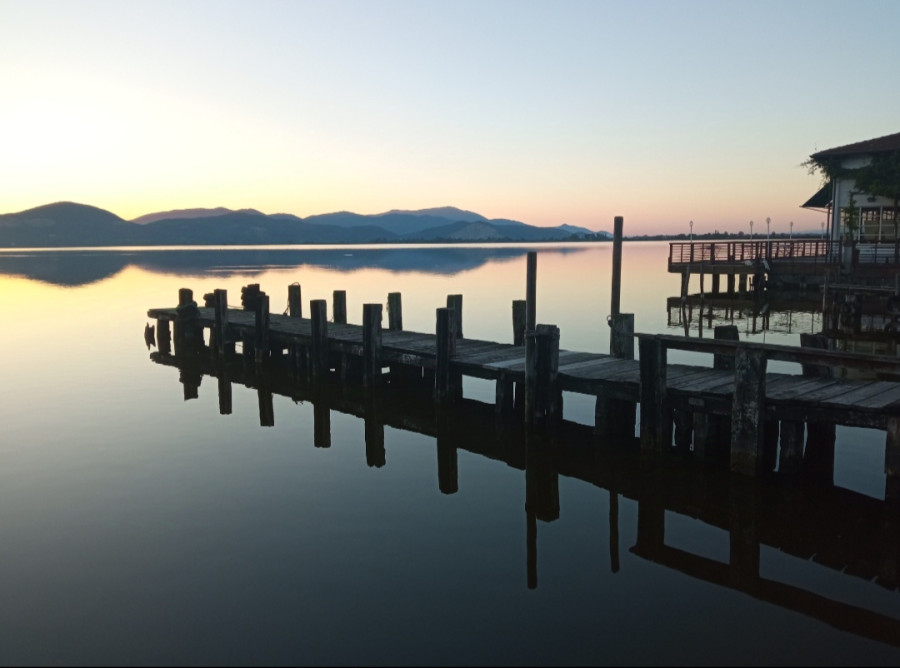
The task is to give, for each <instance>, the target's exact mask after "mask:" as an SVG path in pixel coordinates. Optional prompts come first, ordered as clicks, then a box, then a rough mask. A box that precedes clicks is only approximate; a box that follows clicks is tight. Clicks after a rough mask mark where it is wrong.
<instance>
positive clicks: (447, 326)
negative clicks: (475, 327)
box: [434, 308, 462, 403]
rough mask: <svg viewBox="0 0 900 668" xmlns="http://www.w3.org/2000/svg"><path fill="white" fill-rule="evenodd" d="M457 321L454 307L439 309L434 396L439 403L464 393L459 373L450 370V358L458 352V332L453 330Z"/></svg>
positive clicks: (436, 327) (456, 397)
mask: <svg viewBox="0 0 900 668" xmlns="http://www.w3.org/2000/svg"><path fill="white" fill-rule="evenodd" d="M455 322H456V319H455V317H454V315H453V309H449V308H439V309H437V322H436V326H435V329H436V330H437V352H436V356H435V371H434V398H435V401H437V402H438V403H443V402H445V401H452V400H454V399H458V398H459V397H460V396H461V394H462V386H461V385H459V384H458V383H457V382H456V381H457V380H458V379H457V378H456V376H458V374H455V373H452V372H451V371H450V360H451V359H452V358H453V355H454V354H455V353H456V332H455V331H454V330H453V325H454V323H455Z"/></svg>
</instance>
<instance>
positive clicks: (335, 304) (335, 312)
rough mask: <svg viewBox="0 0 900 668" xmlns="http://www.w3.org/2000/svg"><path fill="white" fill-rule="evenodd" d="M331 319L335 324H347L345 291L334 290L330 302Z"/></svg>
mask: <svg viewBox="0 0 900 668" xmlns="http://www.w3.org/2000/svg"><path fill="white" fill-rule="evenodd" d="M331 304H332V306H331V319H332V320H333V321H334V323H335V324H339V325H346V324H347V291H346V290H335V291H334V294H333V295H332V302H331Z"/></svg>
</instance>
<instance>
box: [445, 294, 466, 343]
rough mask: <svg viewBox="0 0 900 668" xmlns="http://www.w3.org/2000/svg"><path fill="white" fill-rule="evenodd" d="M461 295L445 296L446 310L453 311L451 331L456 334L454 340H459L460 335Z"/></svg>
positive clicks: (461, 335)
mask: <svg viewBox="0 0 900 668" xmlns="http://www.w3.org/2000/svg"><path fill="white" fill-rule="evenodd" d="M462 298H463V296H462V295H447V308H449V309H453V319H454V321H455V323H454V326H453V330H454V332H456V338H457V339H461V338H462V337H463V334H462V301H463V300H462Z"/></svg>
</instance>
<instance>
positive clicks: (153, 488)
mask: <svg viewBox="0 0 900 668" xmlns="http://www.w3.org/2000/svg"><path fill="white" fill-rule="evenodd" d="M353 252H354V253H356V251H353ZM73 257H74V256H73ZM665 257H666V246H665V245H664V244H653V243H647V244H626V247H625V254H624V260H623V272H624V277H623V294H622V308H623V310H624V311H633V312H634V313H635V314H636V328H637V329H638V330H639V331H659V332H661V331H666V315H667V314H666V307H665V298H666V297H668V296H672V295H674V294H676V293H677V290H678V284H679V283H678V277H676V276H671V275H669V274H667V273H666V267H665ZM610 258H611V247H610V246H608V245H598V246H593V247H591V246H584V247H578V248H576V249H573V251H572V252H567V253H565V254H562V253H554V252H546V253H544V252H542V253H540V255H539V259H538V297H537V298H538V321H539V322H546V323H553V324H557V325H559V326H560V328H561V330H562V345H563V347H565V348H569V349H576V350H581V349H584V350H595V351H606V350H607V349H608V327H607V325H606V315H607V314H608V311H609V301H610V266H609V262H610ZM54 262H55V260H54ZM79 262H80V263H81V264H82V265H85V264H86V265H88V266H87V267H84V266H82V268H81V271H82V272H83V274H82V275H88V274H89V273H90V271H93V270H95V269H97V268H98V267H100V268H103V267H104V266H105V265H103V257H97V256H96V255H95V254H85V255H83V256H82V257H81V260H79ZM0 264H2V263H0ZM37 264H38V265H40V262H37ZM165 264H166V263H158V264H157V265H156V266H155V267H149V266H144V265H142V264H141V263H139V262H132V261H129V262H128V263H127V264H126V265H125V266H123V267H121V268H119V269H118V270H116V271H115V272H113V273H111V274H109V275H107V276H105V277H102V278H99V279H98V280H93V281H91V282H86V283H79V282H78V281H68V282H65V281H60V283H62V285H60V284H56V283H53V282H48V281H49V280H50V279H49V278H48V277H47V275H44V276H40V275H35V276H33V277H32V278H26V277H25V276H28V274H27V272H20V273H18V274H17V275H14V276H9V275H7V276H4V277H2V278H0V307H2V309H3V312H4V313H7V314H15V317H11V316H10V317H8V318H7V319H6V324H5V325H4V327H3V333H2V334H0V340H2V342H3V345H2V346H0V365H2V369H3V381H2V385H0V388H2V401H0V424H2V425H3V429H4V437H3V439H2V441H0V536H2V537H3V545H4V548H3V549H2V550H0V597H2V599H3V600H4V602H5V604H4V606H3V607H2V608H0V631H2V632H3V637H4V642H3V643H2V645H0V661H2V662H3V663H27V662H43V663H46V662H51V661H52V662H60V663H78V662H88V661H93V662H101V661H105V662H113V661H117V662H121V661H129V660H130V661H129V662H156V663H159V662H163V663H213V662H217V663H222V662H225V663H229V662H234V663H237V662H254V663H277V662H292V663H314V662H315V663H319V662H326V663H377V662H392V663H410V664H411V663H417V664H418V663H422V662H424V663H460V662H464V663H502V662H508V663H525V662H529V663H532V662H540V663H578V662H584V663H595V664H598V663H642V662H664V663H673V662H682V661H683V662H688V661H690V662H694V663H697V662H704V663H713V662H722V663H735V662H741V661H744V660H748V659H750V660H755V661H760V662H763V661H768V662H776V661H777V662H782V663H783V662H789V663H790V662H798V661H799V660H802V661H803V662H804V663H806V662H812V663H850V662H863V661H865V662H867V663H893V664H896V662H897V659H898V654H897V651H896V649H895V648H894V647H892V646H890V645H886V644H884V643H880V642H875V641H871V640H867V639H865V638H864V637H859V636H856V635H853V634H850V633H844V632H838V631H835V630H833V629H832V628H831V627H830V626H829V625H828V624H826V623H824V622H822V621H820V620H818V619H816V618H811V617H809V616H807V615H804V614H799V613H798V612H796V611H792V610H790V609H786V608H784V607H781V606H778V605H772V604H771V603H766V602H764V601H761V600H757V599H755V598H753V597H751V596H747V595H746V594H745V593H742V592H740V591H735V590H732V589H728V588H726V587H720V586H714V585H711V584H708V583H705V582H701V581H698V580H697V579H695V578H693V577H685V575H684V574H683V573H681V572H678V571H676V570H673V569H671V568H669V567H665V566H662V565H660V564H658V563H655V562H653V561H650V560H647V559H645V558H642V557H640V556H638V555H637V554H634V553H633V552H632V551H631V548H632V546H634V545H635V544H636V541H637V535H636V531H637V521H638V507H639V503H638V501H636V500H635V499H634V498H629V497H626V496H620V497H618V498H616V499H615V500H614V499H613V496H612V495H611V494H610V493H609V492H608V491H607V490H605V489H603V488H599V487H597V486H595V485H594V484H591V483H589V482H586V481H584V480H581V479H578V478H577V477H571V476H570V475H569V474H564V475H561V476H560V477H559V479H558V490H559V506H560V514H559V519H557V520H556V521H553V522H544V521H538V523H537V575H538V581H539V586H538V588H537V589H535V590H528V589H527V587H526V586H525V585H526V581H527V577H526V575H527V559H526V543H527V522H526V513H525V510H524V505H525V493H526V481H525V474H524V473H523V471H522V470H520V469H518V468H515V467H514V466H511V465H508V464H505V463H503V462H502V461H495V460H490V459H487V458H485V457H484V456H481V455H478V454H474V453H473V452H470V451H468V450H466V443H465V440H464V439H463V440H460V441H458V442H457V444H458V445H459V449H458V453H457V456H458V459H457V467H458V479H459V491H458V492H457V493H456V494H453V495H446V494H441V493H440V491H439V489H438V470H437V464H436V459H437V449H436V439H435V438H434V437H430V436H425V435H422V434H417V433H413V432H410V431H405V430H402V429H398V428H396V427H392V426H386V427H385V428H384V448H385V460H386V465H385V466H384V467H382V468H377V469H376V468H370V467H369V466H367V463H366V452H365V439H366V425H365V422H364V420H363V419H361V418H356V417H352V416H348V415H344V414H342V413H340V412H338V411H331V413H330V434H331V447H330V448H316V447H314V445H313V439H314V422H315V419H316V416H315V414H314V411H313V405H312V403H311V402H310V401H297V402H295V401H293V400H291V399H290V398H288V397H284V396H279V395H276V396H275V397H274V399H273V409H274V414H275V426H274V427H266V428H263V427H260V426H259V398H258V395H257V392H256V391H255V390H254V389H253V388H250V387H244V386H243V385H240V384H239V385H235V386H234V389H233V412H232V414H231V415H224V416H223V415H219V403H218V393H217V386H216V382H215V379H212V378H210V377H206V378H204V379H203V380H202V382H201V385H200V388H199V392H198V398H197V399H194V400H191V401H188V402H185V401H184V400H183V387H182V385H181V384H180V383H179V382H178V372H177V370H174V369H171V368H167V367H163V366H159V365H156V364H153V363H151V362H149V361H148V353H147V350H146V348H145V347H144V345H143V341H142V330H143V326H144V324H145V323H146V322H147V318H146V311H147V309H148V308H150V307H155V306H166V305H174V303H175V301H176V299H177V291H178V288H180V287H191V288H192V289H193V290H194V294H195V296H197V295H200V296H202V294H203V293H205V292H210V291H212V290H213V289H214V288H226V289H227V290H228V293H229V301H231V302H232V303H237V302H239V297H240V288H241V287H242V286H243V285H246V284H247V283H250V282H254V283H259V284H260V285H261V287H262V289H263V290H266V291H267V292H268V293H269V294H270V296H271V299H272V305H273V310H279V309H281V308H283V307H284V306H286V301H287V286H288V284H290V283H293V282H294V281H298V282H300V284H301V286H302V290H303V299H304V302H307V303H308V300H310V299H326V300H328V301H329V303H330V300H331V295H332V291H333V290H335V289H343V290H346V291H347V301H348V314H349V317H350V320H351V321H353V322H359V321H360V315H361V311H362V304H364V303H367V302H378V303H384V302H385V301H386V296H387V293H388V292H392V291H400V292H402V294H403V308H404V322H405V323H406V326H407V327H408V328H411V329H419V330H421V331H431V330H432V329H433V327H434V317H435V316H434V309H435V308H437V307H439V306H443V305H444V303H445V299H446V295H447V294H462V295H463V296H464V322H463V327H464V330H465V333H466V336H470V337H477V338H485V339H499V340H510V339H511V335H512V328H511V306H510V304H511V301H512V300H513V299H522V298H524V291H525V261H524V256H518V257H506V256H503V255H500V256H497V257H488V258H486V259H485V260H484V261H482V262H479V263H476V264H474V265H471V266H466V267H464V268H461V267H459V266H458V265H457V267H458V268H457V269H455V270H454V271H453V272H441V271H439V270H438V267H437V266H436V267H435V268H434V270H433V271H425V270H418V269H414V268H411V267H407V268H406V269H402V270H398V269H396V268H391V267H383V266H378V265H377V263H373V266H361V267H356V268H354V269H352V270H347V268H345V267H340V266H321V265H319V264H317V263H315V262H307V263H305V264H303V265H301V266H297V267H284V266H277V267H269V268H265V269H263V270H261V271H258V269H259V268H261V267H263V265H264V264H265V263H258V264H256V263H250V264H251V265H253V266H254V269H252V270H248V269H247V267H246V265H243V266H242V268H238V267H232V266H231V264H230V262H228V261H222V260H221V259H219V260H214V261H213V262H211V265H213V268H212V269H207V268H200V269H197V268H194V269H184V270H181V269H175V268H173V267H171V266H169V267H167V268H165V269H163V265H165ZM268 264H274V265H280V264H281V263H280V261H277V262H270V263H268ZM325 264H327V263H325ZM435 264H436V265H437V262H435ZM92 265H95V266H92ZM48 266H50V267H51V270H52V271H57V270H58V271H60V272H61V271H62V268H61V265H58V264H57V265H55V266H53V265H52V263H51V265H48ZM215 267H218V269H221V270H223V271H218V270H216V269H215ZM103 271H105V269H103ZM232 272H233V273H232ZM63 285H65V286H67V287H63ZM492 390H493V388H492V387H489V386H485V385H483V384H479V383H472V384H471V385H467V387H466V393H467V395H470V394H471V395H473V396H474V395H477V394H479V393H481V394H482V395H484V397H485V398H487V399H488V400H489V399H490V397H491V396H492ZM565 409H566V416H567V417H568V418H571V419H574V420H575V421H578V422H582V423H589V422H590V421H591V420H592V418H593V404H592V403H591V402H589V401H580V400H578V399H577V398H575V397H567V398H566V404H565ZM883 439H884V434H883V432H867V431H866V430H860V429H843V428H840V429H839V430H838V443H837V448H836V451H837V455H836V458H837V471H836V475H835V480H836V482H837V483H838V484H839V485H844V486H846V487H849V488H850V489H851V490H855V491H858V492H862V493H863V494H865V495H868V496H869V497H872V498H873V499H875V500H877V499H878V498H879V497H880V496H883V478H884V477H883V473H882V466H883V457H884V450H883ZM472 440H473V441H474V440H478V439H472ZM488 440H489V439H488ZM597 470H600V471H604V470H609V471H614V470H617V469H615V468H614V464H613V463H610V464H609V465H608V466H607V467H605V468H604V467H600V468H598V469H597ZM618 470H621V471H622V472H623V474H624V472H627V471H632V473H629V474H628V475H632V474H633V475H638V474H637V473H634V471H635V470H637V469H633V468H628V467H627V466H626V467H624V468H621V469H618ZM695 480H697V481H705V482H703V484H705V485H712V483H711V482H710V481H709V480H708V479H706V478H696V479H695ZM697 484H700V483H699V482H698V483H697ZM854 493H855V492H854ZM704 512H706V511H704ZM613 517H615V521H616V522H617V524H618V532H619V533H618V540H619V549H618V552H617V558H618V560H620V568H619V570H618V572H616V573H614V572H613V570H612V563H611V559H612V554H611V547H612V545H611V542H610V541H611V533H610V532H611V526H612V522H613ZM665 517H666V534H665V535H666V542H667V543H669V544H671V545H672V546H673V547H675V548H677V549H680V550H690V551H692V552H695V553H697V554H701V555H705V556H708V557H709V558H710V559H711V560H713V561H723V560H725V561H727V559H728V555H729V550H730V543H729V541H728V535H727V532H724V531H723V530H722V529H720V528H716V527H713V526H710V525H709V524H706V523H703V522H701V521H700V520H698V519H696V518H694V517H692V516H688V514H685V513H683V512H679V513H673V512H671V511H667V512H666V514H665ZM798 530H801V531H802V527H801V528H800V529H798ZM760 573H761V574H762V575H763V576H764V577H765V578H767V579H771V580H775V581H779V582H786V583H789V584H790V585H792V586H796V587H804V588H806V589H809V590H811V591H813V592H816V593H817V595H820V596H824V597H827V598H828V599H829V600H837V601H841V602H844V603H847V604H852V605H856V606H861V607H863V608H865V609H867V610H871V611H875V612H877V613H878V614H881V615H888V616H891V617H893V618H894V619H900V602H898V597H897V593H896V592H895V591H890V590H887V589H885V588H883V587H881V586H879V585H878V584H876V583H874V582H868V581H865V580H863V579H861V578H859V577H858V576H852V575H844V574H841V573H840V572H839V571H835V570H834V569H832V568H829V567H827V566H825V565H822V564H819V563H816V562H815V561H814V560H809V559H806V558H802V557H798V556H791V555H786V554H785V553H783V552H781V551H778V550H775V549H773V548H769V547H765V546H764V547H763V548H762V550H761V558H760ZM713 617H714V618H715V623H713V622H712V621H711V620H712V619H713ZM711 624H712V627H711V626H710V625H711ZM711 628H714V629H715V632H714V633H712V634H711V633H710V629H711ZM760 637H765V638H766V639H767V641H766V642H765V643H763V644H762V645H761V644H760V643H759V638H760Z"/></svg>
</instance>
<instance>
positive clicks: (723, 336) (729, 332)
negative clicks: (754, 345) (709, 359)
mask: <svg viewBox="0 0 900 668" xmlns="http://www.w3.org/2000/svg"><path fill="white" fill-rule="evenodd" d="M713 338H714V339H716V340H718V341H740V338H741V335H740V332H738V328H737V325H716V326H715V327H714V328H713ZM713 369H722V370H723V371H734V355H725V354H715V355H713Z"/></svg>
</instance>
